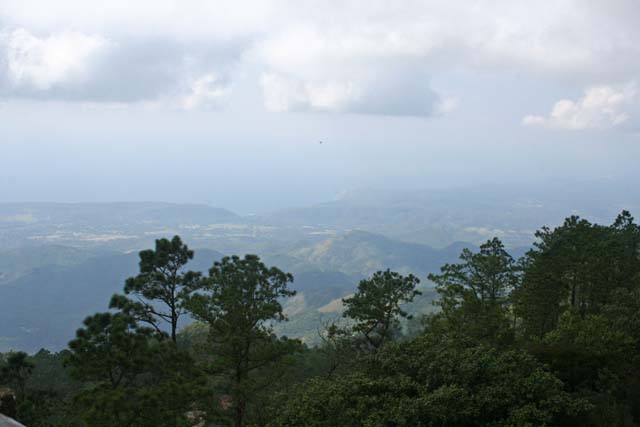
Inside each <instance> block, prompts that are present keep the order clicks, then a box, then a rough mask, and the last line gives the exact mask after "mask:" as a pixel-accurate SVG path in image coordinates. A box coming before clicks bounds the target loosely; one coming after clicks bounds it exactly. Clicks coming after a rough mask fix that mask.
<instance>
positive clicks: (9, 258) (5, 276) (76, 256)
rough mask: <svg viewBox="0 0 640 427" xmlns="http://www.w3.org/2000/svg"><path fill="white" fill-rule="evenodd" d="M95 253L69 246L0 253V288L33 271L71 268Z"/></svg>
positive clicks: (42, 247)
mask: <svg viewBox="0 0 640 427" xmlns="http://www.w3.org/2000/svg"><path fill="white" fill-rule="evenodd" d="M96 255H97V254H96V253H95V252H90V251H87V250H82V249H78V248H74V247H70V246H62V245H46V246H28V247H20V248H14V249H10V250H5V251H0V286H2V284H3V283H4V282H8V281H11V280H15V279H17V278H18V277H20V276H23V275H25V274H27V273H29V272H31V271H33V270H35V269H38V268H42V267H46V266H72V265H77V264H80V263H82V262H84V261H86V260H88V259H90V258H93V257H95V256H96Z"/></svg>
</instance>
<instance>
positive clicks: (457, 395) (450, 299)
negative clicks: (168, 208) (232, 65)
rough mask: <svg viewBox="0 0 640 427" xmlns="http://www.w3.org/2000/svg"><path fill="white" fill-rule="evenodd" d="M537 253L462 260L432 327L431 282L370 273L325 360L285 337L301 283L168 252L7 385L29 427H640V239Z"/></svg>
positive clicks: (566, 239) (481, 254)
mask: <svg viewBox="0 0 640 427" xmlns="http://www.w3.org/2000/svg"><path fill="white" fill-rule="evenodd" d="M536 237H537V241H536V243H535V245H534V247H533V248H532V249H531V250H530V251H529V252H528V253H527V254H526V255H525V256H524V257H523V258H522V259H520V260H514V259H513V258H512V257H511V255H510V254H509V253H508V251H507V250H506V249H505V247H504V246H503V244H502V242H501V241H500V240H499V239H496V238H494V239H491V240H489V241H488V242H486V243H485V244H484V245H482V246H481V247H480V248H479V250H478V251H477V252H473V251H470V250H466V249H465V250H464V251H462V254H461V256H460V262H459V263H457V264H446V265H444V266H443V267H442V268H441V271H440V273H439V274H431V275H429V277H428V279H429V280H430V281H431V282H433V283H434V284H435V289H436V290H437V292H438V295H439V298H438V299H437V301H436V305H437V307H438V310H437V311H436V312H435V314H431V315H428V316H424V317H423V318H421V319H420V321H419V322H418V321H416V319H414V320H412V321H411V322H410V323H409V324H408V323H407V321H406V320H407V319H408V318H410V316H409V313H408V311H407V306H408V305H409V304H411V302H412V301H413V300H414V298H415V297H416V296H418V295H419V292H418V291H417V290H416V286H417V285H418V282H419V280H418V278H416V277H414V276H411V275H409V276H404V275H401V274H399V273H395V272H392V271H389V270H387V271H381V272H378V273H375V274H374V275H373V276H372V277H371V278H369V279H366V280H363V281H361V283H360V285H359V286H358V290H357V292H356V293H355V294H354V295H353V296H350V297H348V298H345V299H344V300H343V303H344V307H345V310H344V317H345V318H346V319H345V321H344V322H339V323H334V324H329V325H325V326H326V328H325V330H324V332H323V333H322V344H321V345H319V346H318V347H313V348H309V347H306V346H304V345H303V344H302V343H301V342H300V341H298V340H295V339H290V338H287V337H278V336H276V335H275V334H274V332H273V326H274V325H276V324H277V323H278V322H283V321H286V316H285V314H284V311H283V302H284V301H285V300H286V299H287V298H289V297H292V296H293V295H294V292H293V291H291V290H290V288H289V285H290V283H291V282H292V281H293V277H292V276H291V275H290V274H287V273H285V272H283V271H281V270H279V269H277V268H275V267H267V266H265V265H264V264H263V263H262V262H261V261H260V259H259V258H258V257H257V256H253V255H247V256H246V257H244V258H239V257H225V258H223V259H222V260H220V261H217V262H215V263H214V264H213V266H212V268H211V270H210V271H209V275H208V277H202V276H200V275H197V274H195V273H190V272H189V271H188V270H186V269H184V268H185V266H186V264H187V262H188V261H189V259H190V258H191V257H192V256H193V254H192V252H190V251H189V249H188V248H187V247H186V246H185V245H183V244H182V242H181V241H180V239H179V238H174V239H173V240H172V241H168V240H164V239H163V240H160V241H158V242H159V243H158V244H157V245H156V250H155V251H144V252H142V253H141V262H140V269H141V271H140V275H138V276H137V277H135V278H132V279H130V280H129V281H128V282H127V285H126V287H125V293H126V294H127V296H120V297H115V298H114V304H112V307H113V308H117V309H119V310H117V311H112V312H108V313H98V314H96V315H94V316H90V317H88V318H87V319H86V320H85V322H84V326H83V327H82V328H81V329H79V330H78V332H77V336H76V338H75V339H74V340H73V341H72V342H71V343H70V344H69V349H68V350H65V351H63V352H61V353H59V354H52V353H49V352H47V351H45V350H42V351H40V352H39V353H37V354H35V355H33V356H28V355H26V354H24V353H9V354H5V355H3V356H2V358H0V384H2V385H3V386H7V387H10V388H12V389H13V390H14V391H15V392H16V395H17V404H18V419H19V420H21V421H23V422H24V423H26V424H27V425H28V426H30V427H31V426H78V427H81V426H105V427H106V426H122V425H128V426H134V425H135V426H192V425H201V426H209V425H210V426H223V425H227V426H228V425H233V426H238V427H239V426H256V427H257V426H268V427H285V426H291V427H298V426H327V427H335V426H353V427H356V426H367V427H372V426H424V427H427V426H434V427H435V426H456V427H458V426H460V427H463V426H478V427H480V426H496V427H501V426H504V427H506V426H523V427H524V426H593V427H599V426H625V427H626V426H640V227H639V226H638V225H637V224H636V223H635V222H634V220H633V218H632V217H631V215H630V214H629V213H628V212H622V213H621V214H620V215H619V216H618V218H617V219H616V220H615V222H614V223H613V224H611V225H609V226H604V225H599V224H592V223H590V222H588V221H586V220H584V219H580V218H578V217H570V218H567V220H566V221H565V222H564V224H562V225H561V226H559V227H557V228H555V229H550V228H547V227H545V228H542V229H541V230H540V231H539V232H538V233H537V234H536ZM414 304H415V302H414ZM187 314H188V315H189V316H190V317H192V318H195V319H197V320H198V321H199V322H197V323H194V324H192V325H189V326H188V327H186V328H183V330H182V331H181V332H180V333H177V334H172V332H173V330H174V328H176V329H177V320H178V318H179V317H180V316H182V315H187ZM163 320H165V322H162V321H163ZM418 325H419V327H418ZM408 326H410V327H408ZM167 329H168V332H169V333H167V332H165V331H167ZM198 423H200V424H198Z"/></svg>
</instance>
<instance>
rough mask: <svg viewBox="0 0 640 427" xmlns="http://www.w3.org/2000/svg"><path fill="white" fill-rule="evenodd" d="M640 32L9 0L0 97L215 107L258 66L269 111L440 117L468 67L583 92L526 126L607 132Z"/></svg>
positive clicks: (360, 6)
mask: <svg viewBox="0 0 640 427" xmlns="http://www.w3.org/2000/svg"><path fill="white" fill-rule="evenodd" d="M638 22H640V4H639V3H638V2H637V1H636V0H612V1H610V2H601V1H596V0H586V1H585V0H558V1H557V2H554V3H553V5H551V6H550V5H549V4H538V3H531V2H527V1H524V0H515V1H514V0H511V1H506V0H499V1H495V0H494V1H489V0H483V1H478V2H473V3H471V4H470V3H469V2H465V1H453V2H452V1H446V2H445V1H441V0H427V1H417V0H415V1H413V0H409V1H403V2H388V1H383V0H370V1H366V2H365V1H356V0H346V1H344V0H343V1H331V0H330V1H323V2H320V1H311V0H302V1H292V0H265V1H261V2H253V1H227V0H224V1H217V2H204V1H201V0H183V1H177V0H176V1H172V0H155V1H150V0H139V1H136V2H133V3H132V2H125V1H123V0H113V1H111V2H101V1H97V0H96V1H79V0H76V1H74V0H60V1H58V2H56V7H55V8H53V7H43V6H42V2H38V1H35V0H4V1H3V9H2V11H0V97H2V98H5V99H9V98H28V99H38V100H47V99H53V100H66V101H90V102H118V103H150V104H154V105H158V104H160V105H163V106H166V107H168V108H178V109H215V108H220V107H223V106H224V105H226V103H227V102H228V100H229V99H230V98H231V97H232V96H233V90H234V87H235V83H236V81H237V75H238V74H239V73H242V72H243V69H245V68H251V69H255V70H258V73H257V74H258V76H259V77H258V78H259V80H260V81H259V82H258V83H259V87H260V88H261V90H262V96H263V102H264V106H265V108H266V109H267V110H270V111H274V112H288V111H314V112H330V113H360V114H383V115H400V116H433V115H439V114H444V113H446V112H449V111H451V110H452V109H453V107H454V106H455V102H454V101H453V99H454V98H459V97H460V94H459V93H455V91H454V93H448V92H446V91H445V90H443V89H442V88H439V87H438V86H437V85H435V84H434V83H433V82H434V81H435V79H434V78H433V77H434V76H436V75H437V76H446V75H447V73H454V72H457V71H460V70H462V71H465V72H468V73H490V74H499V73H518V74H522V75H524V76H528V77H531V78H540V79H551V80H553V81H559V82H562V81H567V80H571V81H572V82H574V84H583V87H587V88H588V89H587V91H586V93H585V96H584V98H582V99H579V100H576V101H570V100H562V101H559V102H558V103H557V104H556V105H555V106H554V107H553V109H552V112H551V113H550V114H549V115H548V116H535V115H532V116H527V117H526V118H525V120H524V122H525V123H526V124H528V125H540V126H544V127H549V128H563V129H586V128H606V127H610V126H616V125H617V124H619V123H622V122H624V121H626V120H628V118H626V116H625V114H629V113H627V112H626V110H625V105H626V103H629V102H630V103H634V102H637V97H635V96H630V95H629V94H625V93H621V92H620V89H616V87H617V85H616V82H626V81H632V80H635V79H637V78H639V76H640V44H638V43H637V40H640V26H639V25H637V23H638ZM594 82H610V84H607V85H604V86H600V87H595V86H594ZM623 92H624V90H623Z"/></svg>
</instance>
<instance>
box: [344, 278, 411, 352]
mask: <svg viewBox="0 0 640 427" xmlns="http://www.w3.org/2000/svg"><path fill="white" fill-rule="evenodd" d="M419 283H420V280H419V279H418V278H417V277H415V276H413V275H411V274H410V275H408V276H403V275H401V274H399V273H396V272H393V271H390V270H386V271H378V272H377V273H375V274H374V275H373V277H371V278H370V279H366V280H362V281H360V283H359V284H358V290H357V292H356V293H355V294H354V295H353V296H352V297H349V298H345V299H343V300H342V301H343V303H344V306H345V311H344V314H343V316H344V317H348V318H350V319H353V320H354V322H355V326H354V327H353V329H354V331H356V332H357V333H359V334H362V336H363V337H364V339H365V340H366V342H367V343H368V345H369V346H371V347H372V348H373V349H375V350H377V349H379V348H380V347H381V346H382V345H383V344H385V343H386V342H387V341H389V340H390V339H391V338H392V336H393V334H394V333H395V332H396V331H397V328H398V323H399V322H398V319H399V318H407V317H410V316H409V314H408V313H407V312H405V311H404V310H403V309H402V308H401V305H402V304H403V303H407V302H411V301H413V299H414V298H415V297H416V296H417V295H420V294H421V293H420V291H417V290H416V286H417V285H418V284H419Z"/></svg>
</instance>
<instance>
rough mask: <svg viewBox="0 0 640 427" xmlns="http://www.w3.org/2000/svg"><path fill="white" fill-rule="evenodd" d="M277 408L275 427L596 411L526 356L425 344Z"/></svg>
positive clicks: (381, 357) (451, 421)
mask: <svg viewBox="0 0 640 427" xmlns="http://www.w3.org/2000/svg"><path fill="white" fill-rule="evenodd" d="M363 366H364V367H365V369H360V370H355V371H353V372H350V373H346V374H345V375H342V376H339V377H332V378H330V379H326V378H314V379H311V380H309V381H308V382H306V383H305V384H303V385H300V386H298V387H297V388H296V390H295V391H294V392H292V393H288V394H286V395H280V396H279V397H278V398H276V399H275V400H274V402H273V405H274V408H273V414H274V418H273V420H272V421H271V422H270V423H269V426H272V427H288V426H292V427H293V426H302V425H304V426H312V427H324V426H326V427H330V426H331V427H332V426H351V427H357V426H398V427H400V426H407V427H408V426H443V425H451V426H505V427H506V426H523V427H524V426H533V425H559V424H560V423H561V422H563V421H565V420H567V419H571V418H572V417H574V416H576V415H578V414H579V413H581V412H582V411H584V410H586V409H587V408H588V404H587V402H584V401H582V400H579V399H573V398H571V396H570V395H569V394H568V393H566V392H565V391H564V390H563V389H562V383H561V382H560V381H559V380H558V379H557V378H555V377H554V376H553V375H552V374H550V373H549V372H546V371H545V370H544V369H543V368H542V367H541V365H540V364H539V363H538V362H537V361H536V360H535V359H534V358H532V357H531V356H529V355H527V354H526V353H525V352H523V351H517V350H497V349H495V348H493V347H490V346H487V345H477V344H472V345H470V346H467V345H465V344H463V343H459V342H441V341H438V340H437V339H436V337H434V336H423V337H420V338H418V339H415V340H413V341H410V342H401V343H397V344H396V343H393V344H390V345H388V346H385V348H383V349H381V351H380V352H379V354H378V356H377V363H376V364H375V365H363Z"/></svg>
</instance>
